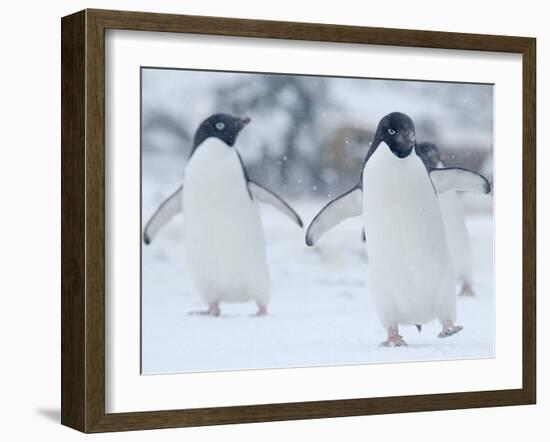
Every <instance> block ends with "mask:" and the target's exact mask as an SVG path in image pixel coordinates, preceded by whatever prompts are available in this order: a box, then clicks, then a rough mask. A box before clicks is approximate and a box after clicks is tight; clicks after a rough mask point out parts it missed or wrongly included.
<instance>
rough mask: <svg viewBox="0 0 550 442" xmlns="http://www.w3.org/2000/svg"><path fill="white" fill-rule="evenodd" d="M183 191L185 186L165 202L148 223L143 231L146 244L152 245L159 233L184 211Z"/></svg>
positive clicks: (180, 187)
mask: <svg viewBox="0 0 550 442" xmlns="http://www.w3.org/2000/svg"><path fill="white" fill-rule="evenodd" d="M182 190H183V186H179V187H178V189H177V190H176V191H175V192H174V193H173V194H172V195H170V196H169V197H168V198H167V199H166V200H164V202H163V203H162V204H161V205H160V206H159V208H158V209H157V210H156V212H155V213H153V216H151V218H150V219H149V221H147V224H146V225H145V229H144V230H143V242H145V244H151V241H153V238H154V237H155V236H156V234H157V233H158V231H159V230H160V229H162V228H163V227H164V226H165V225H166V224H167V223H168V221H170V220H171V219H172V218H173V217H174V216H175V215H177V214H178V213H180V212H181V211H182V195H181V192H182Z"/></svg>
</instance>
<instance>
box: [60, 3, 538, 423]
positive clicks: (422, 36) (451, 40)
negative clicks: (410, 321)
mask: <svg viewBox="0 0 550 442" xmlns="http://www.w3.org/2000/svg"><path fill="white" fill-rule="evenodd" d="M61 24H62V47H61V50H62V275H61V276H62V305H61V318H62V336H61V347H62V409H61V421H62V423H63V424H64V425H66V426H69V427H72V428H75V429H77V430H80V431H83V432H87V433H88V432H104V431H123V430H142V429H151V428H169V427H185V426H198V425H216V424H230V423H244V422H262V421H280V420H290V419H312V418H326V417H339V416H358V415H374V414H383V413H403V412H413V411H431V410H447V409H461V408H473V407H494V406H507V405H520V404H534V403H535V400H536V300H535V292H536V149H535V146H536V135H535V134H536V126H535V123H536V121H535V119H536V95H535V91H536V70H535V68H536V61H535V60H536V41H535V39H533V38H525V37H511V36H496V35H474V34H459V33H448V32H432V31H418V30H405V29H384V28H369V27H356V26H339V25H326V24H311V23H292V22H277V21H261V20H240V19H231V18H214V17H198V16H185V15H168V14H154V13H141V12H122V11H106V10H84V11H81V12H78V13H75V14H73V15H70V16H67V17H64V18H63V19H62V23H61ZM106 29H122V30H139V31H160V32H174V33H191V34H210V35H221V36H239V37H261V38H271V39H290V40H303V41H322V42H335V43H358V44H371V45H372V44H374V45H389V46H405V47H417V48H440V49H456V50H475V51H494V52H506V53H516V54H521V56H522V64H523V298H522V299H523V313H522V314H523V337H522V339H523V360H522V368H523V385H522V387H521V388H518V389H513V390H497V391H475V392H456V393H446V394H428V395H415V396H399V397H378V398H362V399H346V400H330V401H315V402H292V403H280V404H268V405H247V406H230V407H218V408H197V409H181V410H170V411H146V412H132V413H114V414H110V413H106V411H105V389H106V387H105V338H106V336H105V191H106V189H105V141H104V140H105V76H104V74H105V30H106Z"/></svg>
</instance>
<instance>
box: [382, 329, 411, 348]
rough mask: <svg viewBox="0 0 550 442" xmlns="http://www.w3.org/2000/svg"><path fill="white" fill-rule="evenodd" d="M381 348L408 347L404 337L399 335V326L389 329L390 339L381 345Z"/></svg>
mask: <svg viewBox="0 0 550 442" xmlns="http://www.w3.org/2000/svg"><path fill="white" fill-rule="evenodd" d="M380 346H381V347H407V343H406V342H405V340H404V339H403V336H401V335H400V334H399V330H398V328H397V326H393V327H390V328H388V339H386V340H385V341H384V342H382V343H380Z"/></svg>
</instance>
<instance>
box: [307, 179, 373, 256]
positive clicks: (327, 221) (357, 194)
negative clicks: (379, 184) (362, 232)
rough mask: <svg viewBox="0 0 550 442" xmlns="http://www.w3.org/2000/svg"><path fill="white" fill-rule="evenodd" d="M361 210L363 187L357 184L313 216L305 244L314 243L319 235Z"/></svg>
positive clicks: (359, 212) (356, 214)
mask: <svg viewBox="0 0 550 442" xmlns="http://www.w3.org/2000/svg"><path fill="white" fill-rule="evenodd" d="M362 212H363V189H361V187H359V186H357V187H354V188H353V189H351V190H349V191H348V192H346V193H344V194H343V195H341V196H339V197H338V198H336V199H334V200H332V201H331V202H329V203H328V204H327V205H326V206H325V207H323V208H322V209H321V211H320V212H319V213H318V214H317V215H316V216H315V218H313V221H311V224H310V225H309V227H308V228H307V232H306V244H307V245H308V246H312V245H314V244H315V243H316V242H317V241H318V240H319V238H321V236H323V235H324V234H325V233H326V232H328V231H329V230H330V229H332V228H333V227H334V226H336V225H337V224H339V223H341V222H342V221H344V220H345V219H347V218H351V217H352V216H358V215H361V213H362Z"/></svg>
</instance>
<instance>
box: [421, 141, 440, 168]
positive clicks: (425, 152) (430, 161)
mask: <svg viewBox="0 0 550 442" xmlns="http://www.w3.org/2000/svg"><path fill="white" fill-rule="evenodd" d="M416 154H417V155H418V156H419V157H420V159H421V160H422V162H423V163H424V165H425V166H426V168H427V169H435V168H437V167H439V166H440V164H441V154H440V153H439V149H438V148H437V146H436V145H435V144H433V143H420V144H417V145H416Z"/></svg>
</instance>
